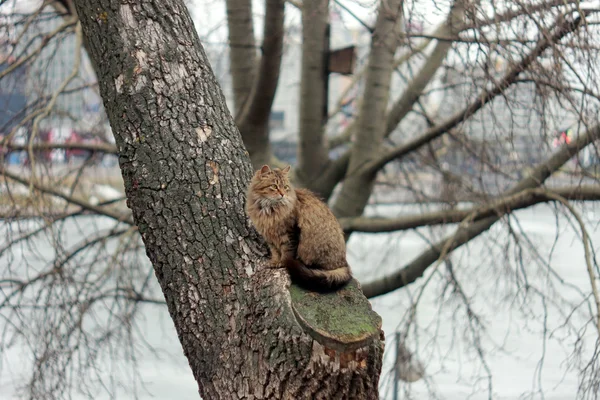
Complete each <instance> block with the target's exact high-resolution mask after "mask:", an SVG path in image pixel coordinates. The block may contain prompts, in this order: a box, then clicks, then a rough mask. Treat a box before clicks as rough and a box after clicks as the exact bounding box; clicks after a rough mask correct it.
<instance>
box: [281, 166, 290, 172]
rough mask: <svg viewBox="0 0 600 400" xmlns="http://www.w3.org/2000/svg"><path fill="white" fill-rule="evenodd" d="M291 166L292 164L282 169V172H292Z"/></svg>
mask: <svg viewBox="0 0 600 400" xmlns="http://www.w3.org/2000/svg"><path fill="white" fill-rule="evenodd" d="M291 167H292V166H291V165H288V166H287V167H285V168H284V169H282V170H281V172H283V173H284V174H287V173H288V172H290V168H291Z"/></svg>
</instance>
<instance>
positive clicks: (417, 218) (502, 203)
mask: <svg viewBox="0 0 600 400" xmlns="http://www.w3.org/2000/svg"><path fill="white" fill-rule="evenodd" d="M548 190H551V191H552V192H553V193H555V194H557V195H559V196H561V197H563V198H565V199H567V200H576V201H599V200H600V186H598V185H585V186H569V187H561V188H548V189H547V190H546V189H526V190H524V191H521V192H519V193H517V194H515V195H512V196H508V197H500V198H498V199H496V200H492V201H491V203H490V204H488V205H484V206H477V207H472V208H470V209H468V210H444V211H434V212H430V213H426V214H421V215H408V216H403V217H399V218H382V217H356V218H342V219H341V220H340V223H341V225H342V228H343V229H344V232H345V233H346V234H350V233H352V232H366V233H383V232H395V231H401V230H407V229H415V228H419V227H422V226H431V225H440V224H452V223H458V222H461V221H462V220H464V219H465V218H467V217H468V216H469V215H471V214H475V216H474V217H473V221H478V220H480V219H483V218H486V217H490V216H492V215H496V216H500V215H505V214H508V213H511V212H513V211H515V210H519V209H522V208H527V207H530V206H532V205H535V204H538V203H544V202H548V201H552V199H551V198H549V197H548V196H547V195H546V193H547V191H548Z"/></svg>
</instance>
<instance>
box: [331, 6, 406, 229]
mask: <svg viewBox="0 0 600 400" xmlns="http://www.w3.org/2000/svg"><path fill="white" fill-rule="evenodd" d="M401 18H402V0H389V1H384V2H381V4H380V5H379V10H378V15H377V22H376V25H375V31H374V32H373V38H372V39H371V53H370V55H369V64H368V67H367V76H366V82H365V93H364V95H363V98H364V101H363V102H362V107H361V110H360V115H359V117H358V118H359V119H358V124H357V134H356V142H355V143H354V144H353V146H352V150H351V153H350V162H349V165H348V170H347V172H346V178H345V180H344V184H343V186H342V189H341V191H340V195H339V197H338V198H337V199H336V201H335V203H334V205H333V211H334V213H335V214H336V216H337V217H353V216H357V215H361V214H362V213H363V210H364V208H365V206H366V205H367V202H368V200H369V197H370V195H371V192H372V189H373V184H374V175H375V174H361V175H358V174H356V173H355V172H356V171H357V170H358V169H359V168H360V166H361V165H364V164H365V163H366V162H367V161H368V160H370V159H371V158H373V157H374V155H376V154H377V153H379V152H380V150H381V144H382V143H383V139H384V136H385V126H386V123H385V120H386V108H387V104H388V99H389V94H390V84H391V81H392V71H393V67H394V54H395V53H396V50H397V49H398V45H399V43H400V21H401Z"/></svg>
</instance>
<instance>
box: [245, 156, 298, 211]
mask: <svg viewBox="0 0 600 400" xmlns="http://www.w3.org/2000/svg"><path fill="white" fill-rule="evenodd" d="M289 171H290V166H289V165H288V166H287V167H285V168H284V169H279V168H273V169H271V168H269V166H268V165H264V166H263V167H262V168H261V169H260V170H258V171H256V173H255V174H254V177H253V178H252V181H253V182H252V184H253V185H252V190H253V192H254V193H255V194H256V195H258V196H259V197H260V198H261V200H264V201H265V202H266V203H272V204H274V203H291V202H292V201H293V200H294V199H295V198H296V196H295V192H294V188H293V187H292V185H291V183H290V180H289V178H288V173H289Z"/></svg>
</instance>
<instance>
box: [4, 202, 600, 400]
mask: <svg viewBox="0 0 600 400" xmlns="http://www.w3.org/2000/svg"><path fill="white" fill-rule="evenodd" d="M579 209H580V210H581V212H582V214H583V215H584V217H586V218H587V219H588V220H595V221H600V207H597V206H596V208H594V209H592V208H590V206H589V205H586V206H585V208H583V209H582V208H579ZM418 210H419V208H418V206H415V205H408V206H407V205H404V206H382V207H380V208H371V210H370V213H372V214H381V215H402V214H408V213H414V212H416V211H418ZM517 217H518V222H519V223H518V224H517V223H516V220H515V221H513V222H514V224H513V227H514V228H515V229H516V230H517V231H519V230H520V232H519V234H521V235H522V234H523V233H527V234H528V237H529V239H530V240H531V242H532V245H533V246H534V247H535V249H537V251H538V252H539V253H540V255H541V256H542V258H544V259H546V260H549V266H550V267H552V268H553V269H554V271H555V272H556V273H558V274H560V275H561V276H562V277H563V278H564V280H565V283H568V284H571V285H573V286H572V287H571V286H567V285H563V284H558V286H556V287H555V289H556V292H557V293H558V295H557V294H554V295H552V296H550V297H549V298H547V299H545V300H542V298H541V297H540V296H538V294H537V293H538V292H540V293H544V291H545V293H548V291H549V290H550V289H551V285H550V283H551V282H552V280H551V278H552V272H551V271H550V270H549V269H548V268H545V267H543V266H541V265H539V264H536V262H535V260H534V258H533V257H532V256H531V255H530V254H529V253H528V252H527V251H525V252H523V253H520V252H519V251H518V249H516V248H515V247H514V246H509V247H505V246H503V244H504V242H505V241H504V240H502V239H503V237H504V236H505V235H506V231H507V229H506V227H505V226H503V225H497V226H494V227H493V228H492V229H491V230H490V232H488V233H487V234H485V236H484V237H481V238H478V239H477V240H475V241H474V242H473V243H471V244H470V245H469V246H468V247H466V248H462V249H459V250H458V251H457V252H455V254H453V256H452V261H453V270H454V273H455V275H456V277H457V279H458V280H459V281H460V282H461V285H462V290H463V292H464V295H465V296H466V298H468V299H469V303H470V304H471V307H472V311H473V312H474V313H475V314H476V315H478V316H479V317H481V323H482V324H483V326H485V328H486V329H485V332H483V333H482V335H481V337H478V338H474V337H473V335H472V334H471V331H470V329H469V326H470V325H469V319H468V318H467V314H466V313H465V311H464V307H463V303H462V300H461V297H460V296H459V295H458V294H457V293H456V291H451V290H446V291H444V290H443V288H444V284H445V283H447V274H446V273H443V274H442V273H441V272H443V271H444V268H446V267H445V266H444V265H440V266H439V267H438V270H437V272H440V273H436V272H435V271H434V272H430V273H428V274H426V275H425V277H424V278H422V279H420V280H419V281H418V282H417V283H415V284H414V285H411V286H410V287H409V288H407V289H403V290H399V291H396V292H394V293H390V294H388V295H385V296H381V297H378V298H375V299H373V300H372V304H373V307H374V309H375V310H376V311H377V312H378V313H379V314H380V315H381V316H382V317H383V328H384V331H385V333H386V341H387V346H386V355H385V360H384V371H383V372H382V377H381V392H380V393H381V398H382V399H390V400H391V399H392V398H393V397H392V390H391V388H392V382H391V376H392V375H391V373H390V368H391V365H392V362H393V356H394V354H393V350H394V343H393V341H394V331H395V330H396V329H397V327H398V326H399V324H400V322H401V321H402V320H405V317H406V313H407V310H408V306H409V304H410V299H411V298H415V297H416V296H418V293H419V289H420V287H421V286H422V285H423V284H424V282H426V281H427V279H428V277H429V275H430V274H431V273H433V274H434V276H433V277H432V278H431V279H430V280H429V281H428V282H429V283H428V286H427V290H425V291H424V294H423V296H422V298H421V300H420V303H419V306H418V309H417V320H416V323H417V325H416V326H417V328H416V331H415V330H411V334H410V335H409V336H408V342H407V344H408V346H409V348H410V349H411V350H413V351H415V352H416V356H417V357H418V358H419V359H420V360H421V362H422V363H423V364H424V365H425V369H426V373H427V377H426V379H425V380H422V381H419V382H416V383H413V384H403V385H401V386H400V388H401V391H402V392H401V394H400V396H399V398H401V399H408V398H420V399H422V398H434V394H435V395H437V396H438V397H439V398H442V399H450V400H462V399H466V398H470V399H487V398H488V397H489V396H488V394H489V392H488V390H489V389H490V385H491V391H492V393H493V395H494V396H493V397H494V398H495V399H519V398H531V399H538V398H539V399H541V398H544V399H574V398H576V393H577V388H578V374H577V369H576V368H575V366H574V365H573V363H571V362H569V360H571V361H572V359H571V358H570V354H571V353H572V351H573V346H574V344H575V343H574V341H575V336H574V335H573V334H572V333H571V332H568V331H567V329H566V328H565V327H563V326H562V325H563V324H564V323H565V318H566V317H565V313H568V312H569V311H570V310H569V303H568V302H570V303H580V302H581V293H579V292H578V290H577V289H579V290H580V291H581V292H583V293H584V294H589V293H590V283H589V279H588V276H587V273H586V268H585V262H584V252H583V245H582V243H581V241H580V240H578V237H579V232H578V231H577V230H576V229H577V227H576V226H575V227H573V226H569V224H568V223H567V221H566V219H565V218H564V217H560V218H558V220H557V219H556V218H555V216H554V213H553V209H552V208H551V207H550V206H546V205H542V206H536V207H534V208H532V209H528V210H523V211H519V212H518V213H517ZM95 224H96V226H94V224H89V223H81V224H80V225H79V226H77V229H76V230H77V232H78V233H77V236H78V238H81V234H82V232H83V231H85V230H92V229H96V228H97V227H99V226H100V227H101V226H102V225H105V223H104V222H103V221H96V222H95ZM106 224H108V222H106ZM107 226H108V225H107ZM0 228H1V227H0ZM72 228H73V230H74V231H75V227H72ZM588 229H589V233H590V236H591V239H592V243H593V248H594V250H596V251H598V249H599V243H600V228H598V226H597V225H594V224H589V225H588ZM557 231H558V232H560V236H558V237H557ZM427 232H428V230H420V231H419V232H418V233H415V232H400V233H396V234H392V235H389V234H388V235H359V234H355V235H353V236H352V239H351V240H350V242H349V245H348V248H349V259H350V263H351V265H352V266H353V269H354V271H355V273H356V275H357V278H358V279H359V280H361V281H362V282H367V281H369V280H370V279H372V278H373V277H375V276H379V275H382V274H385V273H386V272H390V271H393V270H395V269H397V268H398V267H400V266H402V265H404V264H406V263H407V262H409V261H410V260H411V259H412V258H414V257H415V256H416V255H418V254H419V253H420V251H422V250H423V249H425V248H426V242H425V241H424V240H423V238H422V236H421V234H423V233H427ZM434 233H435V234H440V233H441V232H437V231H434ZM520 237H522V238H523V240H525V239H524V237H523V236H520ZM557 238H558V240H557ZM75 239H76V238H73V240H74V241H75ZM491 239H493V240H491ZM490 243H491V245H490ZM494 243H495V244H494ZM37 250H38V253H39V255H38V257H40V258H43V257H44V256H48V255H51V254H52V249H51V248H50V247H49V246H48V245H47V244H43V243H41V242H40V243H39V244H38V246H37ZM26 251H27V250H26V249H25V248H23V249H22V252H26ZM507 252H509V253H510V254H512V255H514V256H517V257H519V256H520V257H521V258H522V259H523V265H522V266H519V265H515V264H514V263H513V262H511V261H509V259H514V258H515V257H512V256H511V257H509V258H507V259H506V260H505V259H504V256H503V254H506V253H507ZM21 256H22V254H21ZM15 257H19V255H18V254H17V255H15ZM1 263H2V260H0V264H1ZM549 271H550V272H549ZM523 272H526V273H527V281H528V283H529V285H530V287H529V288H528V290H525V289H524V287H523V285H521V289H520V290H519V289H518V285H517V284H516V283H515V282H516V280H515V276H517V275H518V274H520V273H523ZM560 296H562V297H564V298H565V299H566V301H567V303H561V302H560V301H559V298H560ZM554 303H556V304H554ZM142 307H143V317H144V318H143V321H141V322H140V327H141V329H140V330H139V333H138V334H143V335H144V337H145V340H146V341H147V342H148V343H149V344H150V345H152V346H154V347H156V348H158V349H160V350H161V351H162V352H161V353H160V355H159V358H157V357H156V355H155V354H153V353H152V352H151V351H149V350H145V348H142V349H141V350H140V352H141V353H140V357H139V358H138V363H139V364H138V365H139V368H138V369H137V370H136V371H132V370H131V368H129V367H126V366H125V365H126V364H124V363H122V362H121V361H120V360H119V355H118V354H117V355H115V356H114V357H113V358H112V359H111V361H110V362H107V363H106V368H102V369H103V371H99V372H98V373H99V374H100V375H102V374H105V373H106V372H108V371H113V372H116V373H117V374H118V376H120V377H128V376H132V375H133V374H134V373H137V374H139V377H140V378H141V381H142V382H143V383H142V384H141V385H138V386H137V387H135V389H137V396H135V395H134V394H133V393H131V390H133V389H134V388H132V387H128V388H124V389H123V390H121V391H120V394H119V396H118V398H119V399H134V398H135V399H152V398H154V399H156V398H158V399H182V400H185V399H197V398H198V392H197V386H196V383H195V381H194V379H193V377H192V374H191V372H190V370H189V368H188V366H187V361H186V359H185V357H184V356H183V353H182V350H181V347H180V344H179V341H178V339H177V336H176V334H175V330H174V327H173V324H172V322H171V320H170V318H169V316H168V313H167V311H166V309H164V308H161V307H158V306H152V305H144V306H142ZM519 310H522V311H519ZM593 311H595V310H593ZM585 312H589V311H585V310H583V311H582V313H583V314H576V315H573V316H572V317H571V320H570V321H571V322H572V324H573V325H574V326H578V327H581V326H583V319H584V317H585ZM544 321H545V325H544ZM6 324H7V322H6V321H5V320H3V319H1V318H0V332H1V331H3V330H4V328H5V327H6ZM400 326H401V325H400ZM413 329H414V326H413ZM544 332H547V335H546V337H547V339H546V340H544V339H543V338H544ZM594 333H595V332H594V331H593V329H592V326H588V329H587V331H586V332H584V333H583V336H584V337H585V338H586V339H587V340H589V341H591V340H593V339H594V337H595V336H594ZM549 336H551V338H548V337H549ZM415 339H416V340H415ZM474 340H475V341H476V342H477V343H480V345H481V348H482V349H483V351H484V353H485V357H486V358H485V360H484V361H483V362H482V361H481V359H480V358H479V355H478V353H477V352H476V351H475V350H474V348H473V347H472V346H468V345H467V344H468V343H471V342H473V341H474ZM586 345H591V343H589V344H586ZM28 354H29V353H28V350H27V349H26V348H25V347H16V346H13V347H9V348H8V349H7V348H4V349H2V348H0V398H1V399H2V400H4V399H7V400H8V399H17V398H19V397H18V395H17V394H16V392H15V389H14V387H15V384H17V385H18V383H19V382H22V378H21V373H22V372H23V371H24V369H27V368H31V367H30V366H29V365H30V364H29V363H30V356H28ZM585 356H586V354H584V357H585ZM588 357H589V354H588ZM488 375H491V377H492V378H491V380H490V379H488V378H487V376H488ZM540 391H543V397H542V395H541V393H540ZM528 395H531V396H528ZM71 398H73V399H80V398H83V397H81V396H77V395H74V396H73V397H71ZM95 398H96V399H107V398H108V396H107V395H106V394H102V392H99V393H98V395H97V396H96V397H95Z"/></svg>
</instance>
